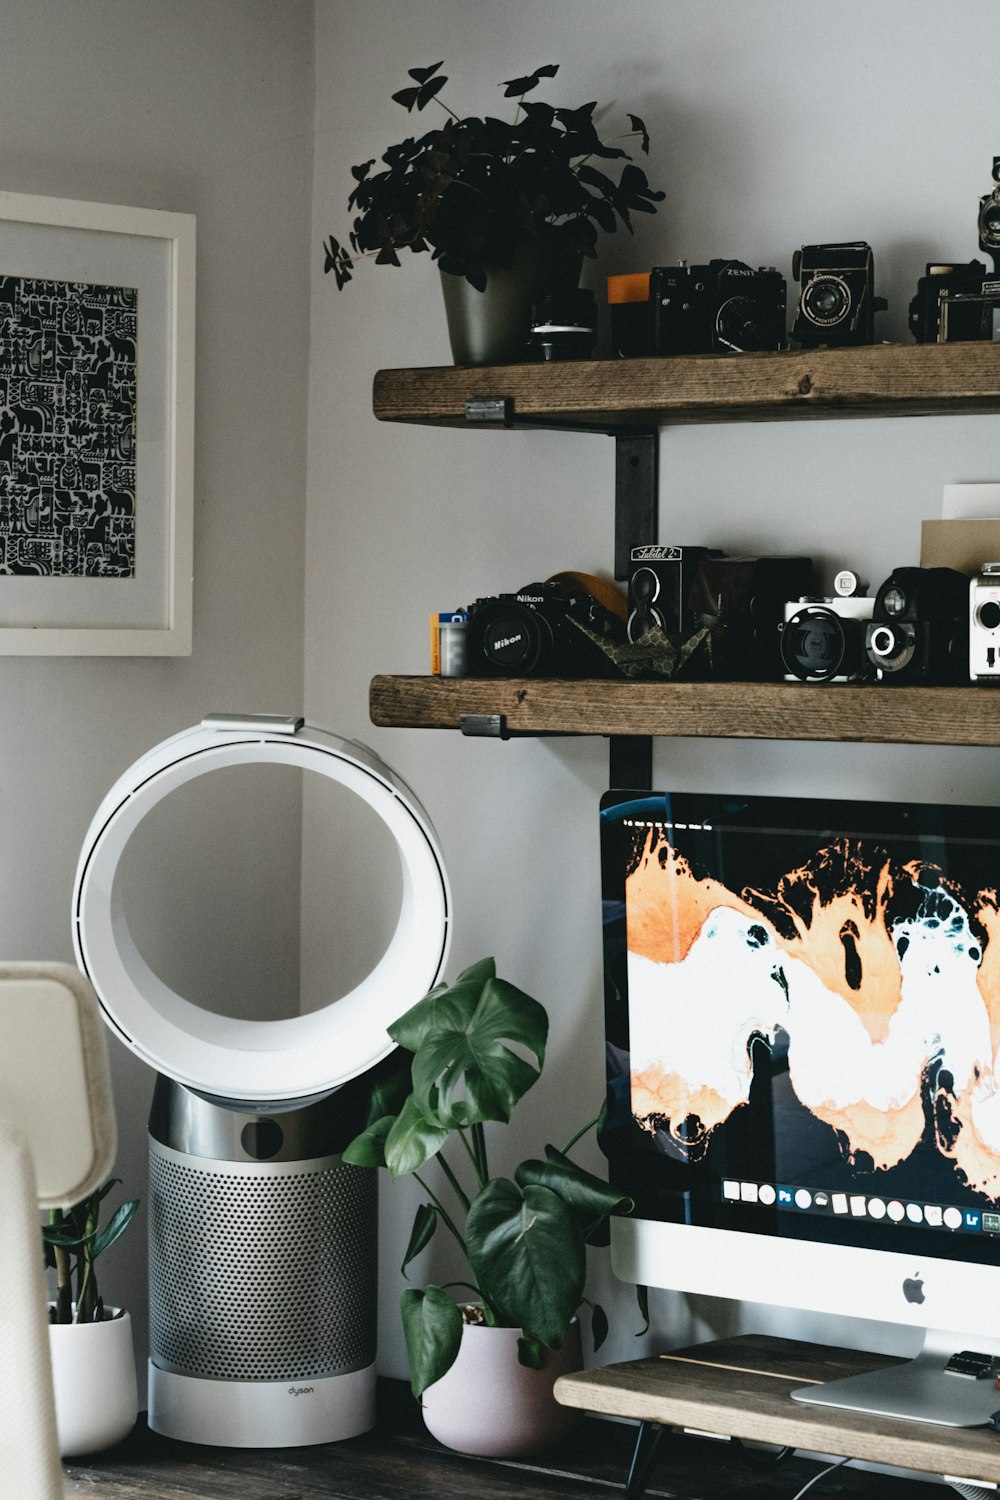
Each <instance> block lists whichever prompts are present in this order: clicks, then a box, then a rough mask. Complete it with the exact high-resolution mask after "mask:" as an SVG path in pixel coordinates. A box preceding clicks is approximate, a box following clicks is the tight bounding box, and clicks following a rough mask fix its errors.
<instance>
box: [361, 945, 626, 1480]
mask: <svg viewBox="0 0 1000 1500" xmlns="http://www.w3.org/2000/svg"><path fill="white" fill-rule="evenodd" d="M547 1033H548V1017H547V1016H546V1013H545V1010H544V1009H543V1007H542V1006H541V1005H540V1004H539V1003H538V1001H537V1000H533V999H532V998H531V997H530V996H529V995H526V994H524V992H523V991H522V990H519V989H517V988H516V987H515V986H514V985H512V984H509V983H508V982H507V981H505V980H503V979H499V978H497V974H496V966H495V964H494V961H493V959H491V958H487V959H482V960H481V961H480V962H479V963H477V964H474V965H473V966H472V967H471V968H469V969H466V970H465V972H464V973H462V974H460V975H459V978H458V980H457V982H456V983H455V984H454V985H452V986H450V987H449V986H447V985H444V984H441V985H438V986H437V987H436V988H435V989H433V990H432V991H431V992H430V994H429V995H427V996H426V997H425V998H424V999H423V1000H421V1001H419V1002H418V1003H417V1004H416V1005H415V1006H413V1008H412V1009H411V1010H408V1011H407V1012H406V1014H405V1015H403V1016H401V1017H400V1018H399V1020H398V1021H396V1022H395V1023H394V1024H393V1025H392V1026H390V1027H389V1034H390V1036H391V1037H392V1039H393V1040H394V1041H395V1042H397V1043H398V1045H399V1047H400V1048H401V1049H403V1050H402V1054H401V1055H402V1056H403V1057H404V1058H406V1054H409V1058H406V1060H407V1061H408V1062H409V1067H408V1070H407V1071H406V1072H400V1073H398V1074H397V1075H396V1078H395V1080H394V1082H391V1083H390V1084H389V1085H388V1086H382V1087H381V1088H380V1090H379V1091H378V1093H377V1094H376V1096H375V1098H374V1099H373V1103H372V1108H371V1111H370V1123H369V1125H368V1127H367V1129H365V1130H364V1131H363V1133H362V1134H361V1135H359V1136H358V1137H357V1138H356V1139H355V1140H354V1141H352V1142H351V1144H350V1145H349V1146H348V1147H347V1149H346V1151H345V1152H344V1160H345V1161H348V1162H353V1163H354V1164H355V1165H358V1166H366V1167H373V1166H374V1167H385V1168H387V1170H388V1171H389V1173H390V1174H391V1176H393V1177H399V1176H401V1175H404V1174H413V1175H414V1176H415V1177H416V1179H417V1181H418V1182H419V1183H420V1185H421V1187H422V1188H423V1190H424V1193H425V1194H426V1198H427V1201H426V1202H425V1203H422V1204H421V1205H420V1207H419V1209H418V1211H417V1214H416V1218H415V1221H414V1225H413V1230H412V1233H411V1235H410V1240H409V1244H408V1246H407V1250H406V1254H405V1256H404V1259H403V1266H402V1269H403V1270H404V1272H405V1270H406V1267H407V1266H408V1265H409V1264H410V1262H411V1261H412V1260H413V1259H414V1257H415V1256H416V1255H418V1254H419V1252H420V1251H421V1250H423V1249H424V1248H425V1246H426V1245H427V1244H428V1243H429V1242H430V1240H431V1238H432V1236H433V1235H434V1234H435V1232H436V1231H437V1229H438V1227H439V1226H441V1227H443V1228H444V1230H445V1231H446V1232H447V1233H448V1234H449V1235H451V1237H452V1238H453V1240H454V1241H455V1243H456V1244H457V1245H458V1247H459V1249H460V1250H461V1252H462V1254H463V1256H464V1258H465V1261H466V1263H467V1266H468V1274H469V1280H468V1281H461V1282H456V1283H452V1284H451V1286H450V1287H449V1286H437V1285H432V1286H427V1287H424V1288H423V1289H418V1288H415V1287H408V1288H407V1289H406V1290H405V1291H404V1292H403V1295H402V1304H401V1307H402V1316H403V1328H404V1333H405V1336H406V1346H407V1352H408V1355H409V1363H410V1372H411V1377H412V1379H411V1385H412V1390H413V1393H414V1395H415V1396H418V1397H423V1406H424V1417H425V1420H426V1421H427V1425H428V1427H429V1428H430V1430H431V1432H432V1433H434V1435H435V1436H437V1437H439V1438H441V1440H442V1441H444V1442H445V1443H447V1444H448V1445H449V1446H451V1447H458V1448H461V1449H463V1450H464V1451H466V1452H476V1453H486V1452H490V1453H494V1454H500V1453H503V1454H505V1455H506V1456H509V1457H510V1456H519V1455H522V1454H524V1453H527V1452H530V1451H534V1450H535V1449H536V1448H539V1447H542V1446H547V1445H548V1443H549V1442H551V1441H552V1440H553V1438H554V1437H555V1438H558V1437H559V1436H561V1435H562V1434H563V1432H564V1431H565V1430H566V1427H567V1424H568V1423H569V1422H570V1421H572V1420H573V1419H574V1416H575V1414H574V1413H570V1412H567V1411H566V1409H565V1408H562V1407H559V1406H558V1405H557V1403H555V1401H554V1400H553V1398H552V1396H551V1388H552V1383H553V1381H554V1379H555V1377H556V1375H558V1374H559V1373H562V1370H563V1368H565V1369H572V1368H578V1367H579V1362H580V1353H579V1342H578V1337H579V1324H578V1323H577V1322H576V1315H577V1312H578V1310H579V1308H580V1307H581V1306H582V1305H584V1304H585V1301H586V1299H585V1298H584V1281H585V1276H586V1247H587V1245H589V1244H590V1245H592V1244H606V1243H607V1238H608V1219H609V1216H610V1215H612V1214H614V1213H620V1212H627V1211H628V1210H629V1209H631V1207H632V1203H631V1200H630V1199H628V1198H624V1197H622V1196H621V1195H620V1194H619V1193H617V1192H615V1191H614V1190H613V1189H612V1188H610V1187H609V1186H608V1184H607V1183H606V1182H604V1181H602V1180H601V1179H600V1178H598V1177H595V1176H594V1175H593V1174H592V1173H590V1172H587V1171H584V1170H583V1169H582V1168H581V1167H579V1166H577V1165H576V1164H575V1163H574V1162H572V1161H571V1160H570V1157H569V1155H568V1153H569V1151H570V1150H571V1149H572V1147H573V1146H574V1145H575V1144H576V1142H577V1141H578V1140H579V1139H580V1138H581V1136H583V1135H584V1134H585V1133H586V1132H587V1131H588V1130H590V1129H591V1128H593V1127H594V1126H595V1125H596V1124H597V1123H598V1121H597V1119H595V1120H592V1121H590V1122H589V1124H588V1125H586V1126H584V1128H583V1130H580V1131H578V1132H577V1134H576V1135H575V1136H574V1137H573V1139H572V1140H571V1141H570V1142H569V1144H568V1145H567V1146H566V1147H565V1148H564V1149H561V1150H560V1149H557V1148H556V1147H554V1146H546V1147H545V1150H544V1154H543V1155H542V1156H539V1157H529V1158H528V1159H527V1160H525V1161H522V1162H521V1163H520V1165H519V1166H518V1167H517V1168H516V1169H515V1171H514V1173H513V1177H512V1178H507V1177H499V1176H494V1175H493V1174H492V1172H491V1169H490V1165H489V1161H488V1154H487V1136H486V1130H485V1125H486V1123H487V1122H488V1121H501V1122H504V1123H506V1122H507V1121H509V1120H510V1117H511V1113H512V1111H513V1109H514V1106H515V1105H516V1104H517V1102H518V1100H519V1099H521V1098H522V1096H523V1095H524V1094H525V1093H526V1092H527V1090H528V1089H529V1088H530V1087H531V1086H532V1084H533V1083H535V1081H536V1080H537V1078H538V1077H539V1075H540V1073H541V1069H542V1064H543V1062H544V1058H545V1045H546V1039H547ZM392 1093H395V1098H391V1099H390V1096H391V1094H392ZM446 1147H451V1148H452V1150H451V1154H450V1156H449V1154H446V1151H445V1148H446ZM455 1148H457V1153H460V1155H461V1161H458V1160H456V1159H454V1158H455V1156H456V1154H457V1153H456V1149H455ZM432 1159H436V1161H437V1162H438V1164H439V1166H440V1170H441V1173H442V1175H443V1178H444V1187H443V1188H442V1189H441V1191H438V1190H437V1189H436V1188H435V1187H432V1186H431V1184H430V1182H429V1181H428V1179H427V1178H426V1177H425V1176H423V1175H421V1173H422V1170H423V1168H424V1167H425V1166H426V1164H427V1163H428V1162H430V1161H431V1160H432ZM452 1288H457V1289H460V1290H461V1289H464V1290H466V1291H467V1292H469V1293H471V1296H469V1297H467V1298H465V1299H464V1300H465V1304H466V1305H465V1306H464V1307H463V1306H460V1305H459V1302H458V1301H456V1299H455V1298H454V1297H453V1296H452V1295H451V1289H452ZM592 1326H593V1335H594V1347H595V1348H597V1347H598V1346H599V1345H600V1343H601V1342H602V1340H603V1338H604V1335H605V1333H606V1331H607V1319H606V1317H605V1316H604V1313H603V1311H602V1310H601V1309H600V1308H599V1307H596V1306H594V1307H593V1308H592ZM487 1346H489V1347H490V1348H491V1349H493V1350H494V1353H493V1354H490V1353H488V1352H487ZM567 1349H570V1350H571V1352H570V1354H569V1356H568V1357H567V1354H566V1352H565V1351H566V1350H567ZM567 1358H568V1361H569V1362H567ZM494 1359H498V1360H499V1361H500V1366H499V1369H498V1372H497V1373H498V1378H499V1385H498V1387H497V1389H496V1390H495V1391H493V1392H492V1393H491V1392H490V1391H488V1390H486V1389H485V1388H484V1385H483V1381H484V1380H485V1379H486V1377H485V1376H484V1374H483V1366H484V1362H492V1361H493V1360H494ZM560 1360H561V1361H562V1364H561V1365H560ZM574 1360H575V1363H574V1362H573V1361H574ZM463 1365H464V1366H465V1367H466V1368H465V1370H464V1371H463V1369H462V1367H463ZM518 1378H520V1381H521V1383H522V1385H523V1386H524V1390H523V1391H521V1392H520V1393H519V1391H518V1387H517V1379H518ZM446 1383H447V1385H448V1389H445V1387H446ZM452 1396H454V1399H455V1400H457V1402H458V1404H459V1407H460V1410H458V1411H457V1412H453V1411H452V1410H451V1409H450V1406H449V1403H450V1401H451V1399H452ZM547 1419H551V1423H552V1426H551V1427H546V1426H545V1420H547ZM525 1422H528V1423H530V1426H529V1427H528V1429H527V1430H525V1431H521V1430H519V1429H520V1428H521V1427H522V1426H523V1424H524V1423H525ZM467 1423H472V1424H474V1427H475V1429H476V1430H472V1428H470V1427H468V1426H467V1425H466V1424H467Z"/></svg>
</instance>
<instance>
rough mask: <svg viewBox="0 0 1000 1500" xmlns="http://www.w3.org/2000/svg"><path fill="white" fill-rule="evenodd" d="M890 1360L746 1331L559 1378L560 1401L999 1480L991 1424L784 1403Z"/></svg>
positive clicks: (998, 1447) (999, 1453)
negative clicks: (942, 1422)
mask: <svg viewBox="0 0 1000 1500" xmlns="http://www.w3.org/2000/svg"><path fill="white" fill-rule="evenodd" d="M894 1363H898V1361H895V1360H893V1359H890V1358H888V1357H886V1356H883V1355H877V1354H861V1353H858V1352H857V1351H854V1350H849V1349H829V1348H826V1347H824V1346H822V1345H816V1344H805V1343H799V1342H796V1341H794V1340H785V1339H775V1338H769V1337H766V1336H763V1335H760V1336H758V1335H753V1334H747V1335H743V1336H742V1337H739V1338H733V1339H726V1340H720V1341H718V1342H717V1343H712V1344H702V1345H699V1346H696V1347H694V1348H691V1349H683V1350H677V1351H675V1352H674V1353H672V1354H669V1355H667V1356H665V1357H659V1358H653V1359H642V1360H634V1361H631V1362H629V1363H627V1364H620V1365H608V1366H606V1367H605V1368H604V1369H599V1370H590V1371H586V1372H583V1371H581V1372H580V1374H578V1375H563V1376H561V1377H560V1379H559V1380H558V1381H557V1382H556V1396H557V1398H558V1400H560V1401H561V1402H562V1403H563V1404H564V1405H566V1406H575V1407H582V1408H583V1409H584V1410H586V1411H591V1412H600V1413H603V1414H605V1415H610V1416H616V1417H632V1418H638V1419H639V1420H641V1421H649V1422H657V1423H660V1424H663V1425H670V1426H677V1427H693V1428H699V1429H701V1430H703V1431H705V1432H714V1433H719V1434H721V1435H722V1436H725V1437H738V1438H741V1439H744V1440H748V1441H759V1442H766V1443H778V1444H780V1445H787V1446H788V1447H791V1448H802V1449H812V1450H813V1451H817V1452H820V1453H832V1454H835V1455H837V1456H845V1457H849V1458H855V1459H862V1460H865V1461H866V1462H868V1463H878V1464H891V1465H893V1466H895V1467H897V1468H901V1469H908V1470H920V1471H926V1472H929V1473H932V1474H956V1475H959V1476H960V1477H961V1478H964V1479H975V1480H986V1481H989V1482H990V1483H994V1484H995V1483H996V1482H997V1481H1000V1441H998V1439H997V1435H996V1433H995V1432H994V1431H993V1430H992V1429H991V1428H986V1427H977V1428H957V1429H952V1428H947V1427H935V1426H932V1425H931V1424H929V1423H926V1422H909V1421H900V1420H899V1419H895V1418H892V1417H881V1416H875V1415H869V1414H863V1413H859V1412H849V1411H838V1410H835V1409H833V1408H829V1407H815V1406H803V1405H801V1404H800V1403H798V1402H795V1401H793V1400H792V1399H791V1396H790V1394H789V1393H790V1392H791V1391H793V1390H795V1388H796V1387H798V1386H803V1385H809V1384H812V1383H815V1382H819V1381H826V1380H836V1379H838V1378H839V1377H840V1376H844V1375H855V1374H860V1373H861V1372H863V1371H865V1370H876V1369H881V1368H882V1367H884V1366H886V1365H891V1364H894Z"/></svg>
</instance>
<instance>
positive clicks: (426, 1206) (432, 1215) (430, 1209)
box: [399, 1203, 438, 1271]
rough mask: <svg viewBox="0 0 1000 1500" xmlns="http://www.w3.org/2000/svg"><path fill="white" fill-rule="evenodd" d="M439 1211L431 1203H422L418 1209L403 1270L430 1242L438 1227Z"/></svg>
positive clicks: (404, 1257)
mask: <svg viewBox="0 0 1000 1500" xmlns="http://www.w3.org/2000/svg"><path fill="white" fill-rule="evenodd" d="M437 1221H438V1212H437V1209H436V1208H434V1206H433V1205H432V1204H430V1203H421V1205H420V1207H419V1208H418V1209H417V1214H416V1218H415V1219H414V1220H413V1228H412V1229H411V1231H410V1243H409V1244H408V1245H407V1247H406V1254H405V1255H404V1256H403V1263H402V1265H401V1266H400V1268H399V1269H400V1270H401V1271H405V1270H406V1268H407V1266H408V1265H409V1264H410V1261H411V1260H414V1259H415V1258H416V1257H417V1256H418V1255H419V1254H420V1252H421V1250H422V1249H423V1248H424V1246H425V1245H426V1244H427V1243H428V1242H429V1240H430V1239H431V1236H432V1235H433V1233H434V1231H435V1229H436V1228H437Z"/></svg>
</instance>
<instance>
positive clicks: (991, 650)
mask: <svg viewBox="0 0 1000 1500" xmlns="http://www.w3.org/2000/svg"><path fill="white" fill-rule="evenodd" d="M969 677H970V678H971V679H972V681H973V682H1000V562H994V563H983V566H982V568H981V569H980V570H979V573H978V574H977V576H976V577H975V578H973V580H972V582H971V584H970V585H969Z"/></svg>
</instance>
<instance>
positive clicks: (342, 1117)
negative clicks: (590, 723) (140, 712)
mask: <svg viewBox="0 0 1000 1500" xmlns="http://www.w3.org/2000/svg"><path fill="white" fill-rule="evenodd" d="M248 763H250V764H252V763H280V764H284V765H290V766H295V767H299V768H300V769H302V770H309V771H313V772H317V773H319V775H320V776H322V777H327V778H330V779H331V780H332V781H334V782H337V783H339V785H340V787H341V788H343V789H344V790H345V791H346V792H347V793H352V794H353V795H354V797H356V798H357V799H360V801H361V802H363V803H364V804H365V805H366V806H367V807H368V808H369V809H370V810H371V811H372V812H373V813H374V814H375V815H377V818H378V819H379V820H381V823H382V824H383V825H384V827H385V829H386V830H387V831H388V833H389V834H390V835H391V838H392V840H394V843H395V848H396V851H397V853H398V859H399V866H400V875H401V887H400V888H401V895H400V900H399V909H398V919H397V920H396V923H395V927H394V930H393V931H392V934H391V937H390V939H389V941H388V944H387V946H386V947H385V949H384V951H383V953H382V956H381V958H380V959H379V960H378V961H377V962H376V963H375V964H374V967H373V968H372V969H371V970H370V972H369V973H368V974H367V976H366V977H365V978H364V979H362V981H361V982H360V983H358V984H357V985H356V987H355V988H353V989H351V990H350V991H349V992H348V993H346V994H344V995H342V996H340V998H338V999H336V1000H334V1001H332V1002H331V1003H329V1004H327V1005H326V1006H325V1008H323V1007H321V1008H319V1009H316V1010H314V1011H312V1012H310V1013H308V1014H295V1015H291V1016H288V1017H286V1018H283V1019H278V1020H263V1021H262V1020H250V1019H245V1018H242V1017H240V1016H233V1015H222V1014H218V1013H217V1012H215V1011H213V1010H211V1009H210V1008H206V1007H203V1006H201V1005H199V1004H196V1003H193V1002H192V1001H191V1000H190V999H186V998H185V997H184V996H183V995H181V994H178V993H177V992H176V991H175V989H173V988H171V986H170V985H169V984H168V983H166V982H165V981H164V980H163V979H162V978H160V977H158V976H157V974H155V973H154V972H153V969H152V968H151V967H150V965H149V964H148V963H147V962H146V960H145V959H144V958H143V957H142V956H141V954H140V952H139V948H138V946H137V944H136V942H135V940H134V939H133V936H132V933H131V932H130V929H129V926H128V922H127V921H126V902H125V900H124V892H123V884H124V876H123V874H122V869H121V861H122V856H123V854H124V852H125V849H126V846H127V845H128V843H129V840H130V839H131V838H132V836H133V835H134V833H135V831H136V829H137V828H138V827H139V825H140V824H141V823H142V821H143V820H144V819H145V818H146V816H147V814H148V813H150V812H151V810H152V809H153V808H154V807H155V806H156V805H157V804H158V803H160V802H161V801H162V799H163V798H165V797H167V796H168V795H169V794H170V793H171V792H173V791H175V790H176V789H177V788H179V787H182V786H183V785H184V784H185V783H187V782H190V781H192V780H194V779H195V778H198V777H203V776H206V775H207V774H208V773H209V772H211V771H215V770H219V769H221V768H224V767H229V766H235V765H245V764H248ZM394 873H395V872H394ZM73 911H74V940H75V944H76V952H77V958H78V961H79V964H80V967H81V968H82V969H83V971H84V973H85V974H86V975H87V976H88V977H89V979H90V980H91V982H92V984H93V986H94V988H95V990H96V991H97V994H98V997H99V1000H100V1003H101V1007H102V1010H103V1013H104V1017H105V1020H106V1021H107V1022H108V1025H109V1026H110V1027H111V1029H112V1030H113V1031H114V1032H115V1034H116V1035H117V1036H119V1037H120V1038H121V1040H122V1041H123V1042H125V1044H126V1045H127V1046H128V1047H130V1048H131V1049H132V1051H133V1052H135V1053H136V1054H137V1055H138V1056H139V1057H141V1058H142V1059H144V1061H146V1062H147V1063H149V1065H150V1066H151V1067H152V1068H154V1069H155V1070H156V1072H157V1075H158V1077H157V1081H156V1085H155V1089H154V1097H153V1108H152V1113H151V1117H150V1139H149V1168H150V1184H149V1195H148V1207H149V1224H150V1241H149V1257H150V1362H149V1377H150V1379H149V1423H150V1426H151V1427H152V1428H153V1430H154V1431H156V1432H159V1433H163V1434H165V1435H167V1436H169V1437H174V1438H181V1439H184V1440H186V1441H189V1442H195V1443H209V1444H216V1445H224V1446H235V1447H253V1448H264V1447H284V1446H291V1445H298V1444H306V1443H323V1442H331V1441H337V1440H340V1439H343V1438H348V1437H352V1436H354V1435H356V1434H358V1433H360V1432H364V1431H367V1430H368V1429H369V1428H370V1427H371V1426H372V1424H373V1422H374V1391H375V1322H376V1265H377V1254H376V1252H377V1202H376V1173H375V1171H374V1169H370V1168H360V1167H355V1166H352V1165H350V1164H348V1163H346V1162H343V1161H342V1160H341V1158H340V1152H341V1151H342V1150H343V1148H344V1146H345V1145H346V1143H347V1142H348V1141H349V1140H350V1139H351V1138H352V1137H353V1135H354V1134H355V1133H356V1132H357V1131H358V1130H359V1129H360V1128H361V1127H362V1125H363V1123H364V1121H363V1118H362V1117H361V1114H360V1112H359V1109H360V1107H361V1103H362V1096H363V1095H364V1094H366V1092H367V1084H368V1080H367V1079H366V1078H365V1076H364V1075H366V1074H367V1073H368V1072H369V1070H371V1069H372V1068H373V1067H375V1065H376V1064H377V1063H379V1062H380V1061H381V1059H382V1058H384V1057H385V1056H387V1054H388V1053H389V1052H391V1050H392V1042H391V1040H390V1038H389V1036H388V1034H387V1029H386V1028H387V1027H388V1026H389V1024H390V1023H391V1022H392V1021H393V1020H395V1018H396V1017H397V1016H399V1015H400V1014H401V1013H402V1012H403V1011H404V1010H406V1009H407V1008H408V1007H409V1006H410V1005H412V1004H414V1003H415V1002H416V1001H417V1000H418V999H420V998H421V996H422V995H424V994H425V993H426V992H427V991H428V990H429V989H431V988H432V987H433V985H434V984H435V983H436V982H437V981H438V979H439V978H440V976H441V973H442V971H443V968H444V964H445V960H446V957H447V950H448V943H449V936H450V920H449V914H450V895H449V890H448V882H447V877H446V874H445V870H444V865H443V862H442V859H441V854H440V850H439V848H438V845H437V840H436V838H435V835H434V832H433V829H432V828H431V826H430V823H429V822H428V819H427V817H426V815H425V813H424V811H423V809H422V808H421V806H420V804H419V802H417V800H416V798H415V797H414V796H413V794H412V793H411V792H410V791H409V789H408V788H407V787H406V786H405V785H404V784H403V783H402V782H401V781H400V779H399V778H398V777H397V776H396V775H395V774H394V773H393V772H392V771H391V770H390V769H389V768H388V767H387V766H386V765H384V764H383V762H382V761H381V760H380V759H379V758H378V757H377V756H376V755H375V754H374V753H373V752H372V751H371V750H368V749H367V748H365V747H364V746H362V745H359V744H357V743H356V742H354V741H345V740H342V739H339V738H338V737H337V736H336V735H333V734H330V733H327V732H326V731H325V730H322V729H317V728H314V727H312V726H310V725H306V724H304V723H303V721H302V720H300V719H279V718H275V717H271V716H264V715H251V716H244V717H236V716H231V715H221V714H219V715H210V716H209V717H208V718H207V719H205V720H203V722H202V723H201V724H199V725H197V726H196V727H194V728H191V729H188V730H185V731H184V732H183V733H181V734H178V735H175V736H174V737H173V738H171V739H168V740H165V741H164V742H163V743H162V744H160V745H157V746H156V747H155V748H154V749H152V750H151V751H149V753H148V754H146V755H145V756H143V757H142V758H141V759H139V760H138V761H136V763H135V764H134V765H133V766H131V767H130V768H129V770H127V771H126V772H125V774H124V775H123V776H122V777H121V778H120V779H119V780H118V781H117V782H116V783H115V785H114V786H113V787H112V788H111V790H110V791H109V793H108V794H107V796H106V797H105V799H104V801H103V802H102V803H101V806H100V807H99V808H98V810H97V813H96V815H95V817H94V819H93V822H92V824H91V826H90V829H89V831H88V833H87V836H86V839H85V841H84V845H83V850H82V853H81V855H80V862H79V867H78V870H77V877H76V887H75V891H74V898H73Z"/></svg>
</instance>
